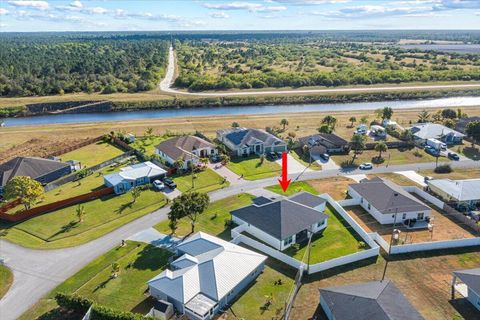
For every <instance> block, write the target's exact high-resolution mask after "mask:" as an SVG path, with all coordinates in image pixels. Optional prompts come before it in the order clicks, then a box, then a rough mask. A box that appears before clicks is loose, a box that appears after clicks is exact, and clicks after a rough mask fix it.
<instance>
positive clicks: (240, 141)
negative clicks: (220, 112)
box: [218, 128, 285, 147]
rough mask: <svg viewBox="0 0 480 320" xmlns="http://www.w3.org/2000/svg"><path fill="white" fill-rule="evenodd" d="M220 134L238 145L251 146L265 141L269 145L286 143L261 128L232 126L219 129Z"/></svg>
mask: <svg viewBox="0 0 480 320" xmlns="http://www.w3.org/2000/svg"><path fill="white" fill-rule="evenodd" d="M218 134H219V135H221V136H224V137H225V139H227V140H229V141H230V142H231V143H232V144H233V145H235V146H237V147H243V146H251V145H253V144H256V143H264V144H266V145H268V146H271V145H282V144H283V145H284V144H285V141H283V140H281V139H279V138H277V137H275V136H274V135H273V134H270V133H268V132H266V131H263V130H260V129H250V128H231V129H224V130H219V131H218Z"/></svg>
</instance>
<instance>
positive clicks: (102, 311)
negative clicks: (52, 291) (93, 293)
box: [55, 292, 153, 320]
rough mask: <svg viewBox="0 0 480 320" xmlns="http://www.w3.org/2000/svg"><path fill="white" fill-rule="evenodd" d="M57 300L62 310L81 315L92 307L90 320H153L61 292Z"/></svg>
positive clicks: (56, 297) (56, 296)
mask: <svg viewBox="0 0 480 320" xmlns="http://www.w3.org/2000/svg"><path fill="white" fill-rule="evenodd" d="M55 300H56V301H57V303H58V305H59V306H60V307H61V308H62V309H65V310H70V311H73V312H75V313H78V314H81V315H83V314H86V313H87V311H88V309H89V308H90V306H92V310H91V311H90V320H153V318H152V317H145V316H143V315H141V314H138V313H132V312H123V311H119V310H115V309H111V308H107V307H104V306H100V305H96V304H94V302H93V301H92V300H90V299H87V298H83V297H80V296H78V295H75V294H66V293H60V292H59V293H57V294H56V295H55Z"/></svg>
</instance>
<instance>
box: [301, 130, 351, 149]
mask: <svg viewBox="0 0 480 320" xmlns="http://www.w3.org/2000/svg"><path fill="white" fill-rule="evenodd" d="M298 140H299V141H300V143H301V144H302V145H305V144H310V145H323V146H326V147H329V148H331V147H334V148H343V147H345V146H347V145H348V141H347V140H345V139H343V138H342V137H339V136H337V135H336V134H334V133H318V134H313V135H311V136H306V137H302V138H300V139H298Z"/></svg>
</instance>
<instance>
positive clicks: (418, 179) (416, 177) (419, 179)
mask: <svg viewBox="0 0 480 320" xmlns="http://www.w3.org/2000/svg"><path fill="white" fill-rule="evenodd" d="M395 173H396V174H401V175H402V176H404V177H407V178H408V179H410V180H412V181H413V182H415V183H417V184H419V185H421V186H422V187H426V186H427V184H426V183H425V180H424V178H425V177H424V176H422V175H420V174H418V173H417V172H415V171H413V170H408V171H395Z"/></svg>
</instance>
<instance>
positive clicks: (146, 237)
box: [127, 227, 181, 249]
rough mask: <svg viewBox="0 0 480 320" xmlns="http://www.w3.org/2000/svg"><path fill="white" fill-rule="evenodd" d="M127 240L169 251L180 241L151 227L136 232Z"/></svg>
mask: <svg viewBox="0 0 480 320" xmlns="http://www.w3.org/2000/svg"><path fill="white" fill-rule="evenodd" d="M127 240H132V241H138V242H145V243H148V244H151V245H152V246H155V247H158V248H164V249H171V248H173V247H174V246H175V245H176V244H177V243H178V242H180V241H181V240H180V239H179V238H176V237H172V236H170V235H166V234H163V233H161V232H159V231H158V230H157V229H155V228H153V227H151V228H148V229H145V230H142V231H140V232H137V233H135V234H134V235H133V236H131V237H129V238H128V239H127Z"/></svg>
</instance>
